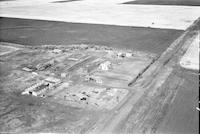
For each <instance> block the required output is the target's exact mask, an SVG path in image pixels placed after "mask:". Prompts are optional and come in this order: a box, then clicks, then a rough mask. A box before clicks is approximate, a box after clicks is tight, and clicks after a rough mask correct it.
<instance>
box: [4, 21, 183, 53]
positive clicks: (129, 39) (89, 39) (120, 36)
mask: <svg viewBox="0 0 200 134" xmlns="http://www.w3.org/2000/svg"><path fill="white" fill-rule="evenodd" d="M182 32H183V31H182V30H172V29H155V28H143V27H130V26H129V27H123V26H112V25H97V24H80V23H65V22H54V21H39V20H29V19H14V18H13V19H12V18H0V40H1V41H6V42H12V43H19V44H24V45H29V46H32V45H33V46H34V45H43V44H54V45H59V44H62V45H69V44H76V43H86V44H98V45H106V46H111V47H116V48H126V49H132V50H139V51H148V52H152V53H156V54H161V53H162V52H163V51H164V50H165V49H166V48H167V47H168V46H169V45H170V44H171V43H172V42H173V41H174V40H175V39H176V38H178V37H179V36H180V34H181V33H182Z"/></svg>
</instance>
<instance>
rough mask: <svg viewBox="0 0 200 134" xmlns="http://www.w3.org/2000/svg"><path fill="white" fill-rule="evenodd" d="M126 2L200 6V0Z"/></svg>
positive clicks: (140, 0) (130, 2)
mask: <svg viewBox="0 0 200 134" xmlns="http://www.w3.org/2000/svg"><path fill="white" fill-rule="evenodd" d="M125 4H144V5H174V6H200V1H199V0H134V1H129V2H125Z"/></svg>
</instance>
